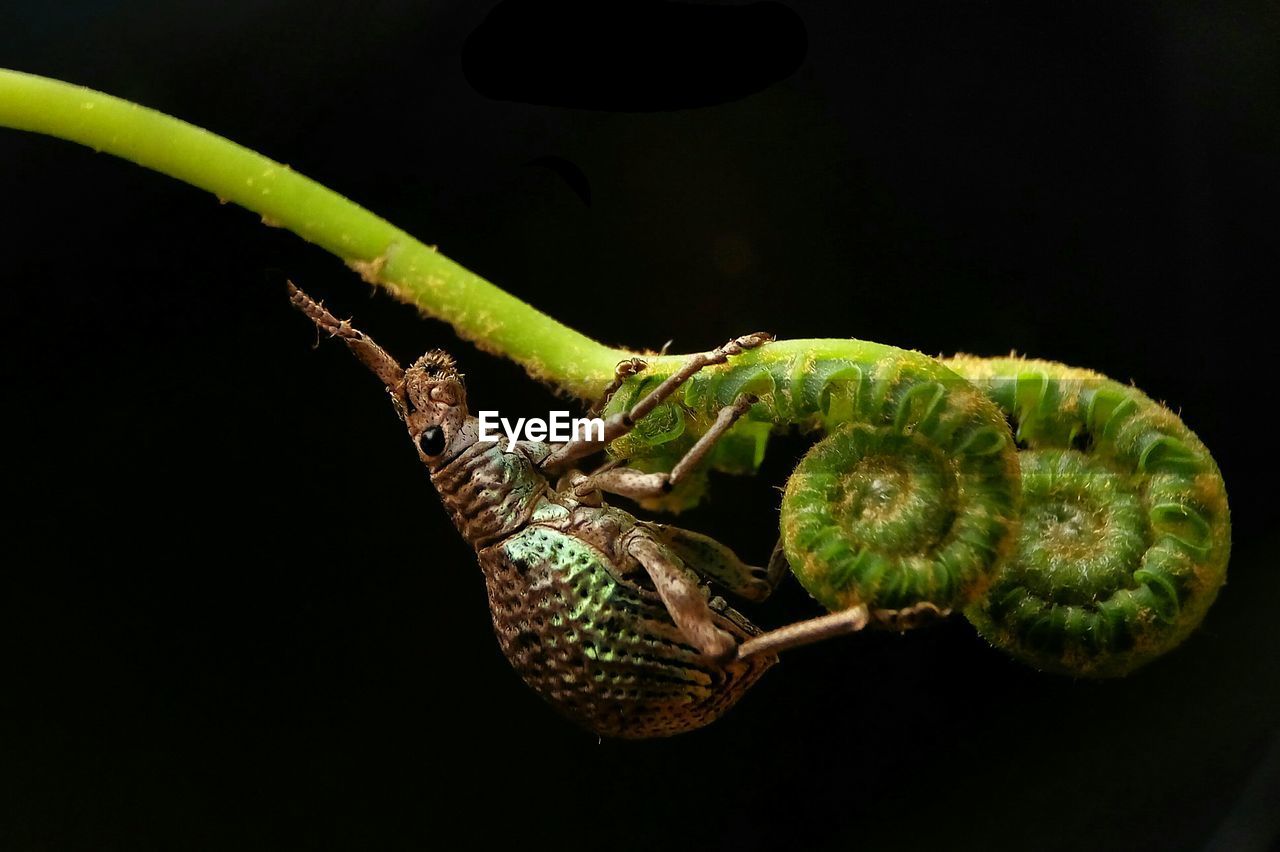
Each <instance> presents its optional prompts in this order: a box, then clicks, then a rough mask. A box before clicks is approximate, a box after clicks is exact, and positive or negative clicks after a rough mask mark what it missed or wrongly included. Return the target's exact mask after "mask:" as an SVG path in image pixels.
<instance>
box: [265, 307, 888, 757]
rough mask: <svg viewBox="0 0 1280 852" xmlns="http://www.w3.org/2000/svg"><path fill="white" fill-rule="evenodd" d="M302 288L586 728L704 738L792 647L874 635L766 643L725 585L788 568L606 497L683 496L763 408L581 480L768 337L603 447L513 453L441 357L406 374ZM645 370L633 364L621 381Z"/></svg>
mask: <svg viewBox="0 0 1280 852" xmlns="http://www.w3.org/2000/svg"><path fill="white" fill-rule="evenodd" d="M289 289H290V296H291V299H292V301H293V303H294V305H295V306H297V307H298V308H299V309H300V310H301V311H302V312H303V313H305V314H306V315H307V316H308V317H310V318H311V319H312V320H313V321H314V322H315V323H316V325H317V326H318V327H319V328H320V329H321V330H323V331H325V332H327V333H329V334H330V335H332V336H334V337H339V338H341V339H342V340H343V341H344V342H345V343H346V344H347V346H348V347H349V348H350V349H351V351H352V352H353V353H354V354H355V355H356V357H357V358H359V359H360V361H361V362H362V363H364V364H365V366H367V367H368V368H369V369H371V370H372V371H373V372H374V373H375V374H376V375H377V376H378V378H379V379H381V380H382V383H383V384H384V385H385V387H386V389H387V392H388V393H389V394H390V396H391V400H392V403H393V404H394V405H395V408H396V411H397V412H398V413H399V415H400V417H401V419H402V420H403V421H404V423H405V425H406V427H407V428H408V432H409V437H410V439H411V440H412V441H413V444H414V446H415V447H416V448H417V451H418V455H419V458H420V459H421V460H422V462H423V464H425V465H426V467H427V470H428V471H429V473H430V475H431V481H432V483H433V484H434V485H435V487H436V490H437V491H438V492H439V494H440V498H441V500H442V501H443V503H444V506H445V508H446V510H447V511H448V512H449V515H450V517H451V518H452V520H453V522H454V525H455V526H456V527H457V528H458V531H459V532H460V533H461V534H462V536H463V538H464V539H466V540H467V541H468V542H469V543H471V545H472V546H473V547H475V550H476V555H477V557H478V559H479V562H480V567H481V569H482V570H483V573H484V578H485V584H486V586H487V587H488V593H489V606H490V609H491V612H492V616H493V626H494V630H495V631H496V633H497V636H498V642H499V644H500V645H501V647H502V650H503V653H505V654H506V656H507V659H508V660H510V662H511V664H512V666H514V667H515V669H516V671H517V672H519V674H520V676H521V677H522V678H523V679H524V680H525V682H526V683H527V684H528V685H529V686H531V687H532V688H533V689H534V690H536V691H537V692H538V693H539V694H540V695H542V696H543V697H544V698H545V699H547V700H548V701H549V702H550V703H551V704H552V705H554V706H555V707H556V708H557V709H558V710H560V711H561V712H562V713H564V714H565V715H567V716H568V717H570V718H571V719H573V720H575V721H577V722H578V723H580V724H582V725H584V726H586V727H588V728H590V729H591V730H593V731H596V732H597V733H600V734H602V735H606V736H614V737H630V738H638V737H655V736H666V735H670V734H676V733H680V732H683V731H688V730H692V729H694V728H698V727H701V726H703V725H706V724H707V723H709V722H712V721H714V720H715V719H717V718H718V717H719V716H720V715H721V714H723V713H724V712H725V711H726V710H728V709H729V707H731V706H732V705H733V704H734V703H735V702H736V701H737V700H738V698H740V697H741V696H742V694H743V693H744V692H745V691H746V690H747V688H749V687H750V686H751V685H752V684H753V683H755V681H756V680H757V679H758V678H759V677H760V675H761V674H763V673H764V671H765V670H766V669H768V668H769V667H770V666H771V665H773V664H774V662H776V660H777V656H776V651H777V650H779V649H781V648H784V647H792V646H794V645H797V644H804V643H807V642H809V641H814V640H815V639H817V638H824V637H825V636H827V635H832V634H834V633H842V632H850V631H852V630H855V629H858V628H859V627H861V626H862V625H863V624H864V623H865V619H866V613H865V610H855V611H851V612H844V613H839V614H836V615H833V616H823V617H821V618H817V619H813V620H812V621H810V622H801V623H800V624H798V625H792V626H790V627H786V628H782V629H779V630H776V631H772V632H770V633H767V634H763V635H761V631H760V630H759V629H757V628H756V627H755V626H754V625H753V624H751V622H749V621H748V620H747V619H746V618H745V617H743V616H742V615H741V614H740V613H738V612H737V611H735V610H734V609H732V608H730V607H729V606H728V605H727V604H726V603H725V601H724V600H723V599H722V598H720V597H718V596H715V595H713V594H712V593H711V588H712V585H714V586H715V587H718V588H720V589H723V590H725V591H726V592H728V593H729V594H732V595H736V596H738V597H741V598H744V599H746V600H748V601H759V600H762V599H764V598H765V597H767V596H768V595H769V593H770V592H771V591H772V590H773V585H774V584H775V582H776V581H777V580H778V579H779V576H780V575H781V573H782V572H783V571H785V568H786V566H785V563H782V562H778V561H775V562H773V563H771V567H770V568H769V569H761V568H755V567H751V566H749V565H746V564H744V563H743V562H742V561H741V560H740V559H739V558H738V557H737V556H736V555H735V554H734V553H733V552H732V551H731V550H730V549H729V548H727V547H725V546H724V545H722V544H720V543H718V542H716V541H715V540H713V539H711V538H709V537H707V536H704V535H701V534H699V533H695V532H691V531H689V530H684V529H679V528H677V527H673V526H668V525H665V524H655V523H648V522H645V521H640V520H637V519H636V518H635V517H633V516H632V515H631V514H629V513H627V512H625V511H622V510H621V509H618V508H615V507H612V506H609V505H607V504H606V503H604V501H603V500H602V498H601V492H602V491H608V492H611V493H616V494H622V495H625V496H629V497H634V498H642V497H646V496H652V495H654V494H657V493H661V492H663V491H665V490H667V489H669V488H671V487H672V485H673V484H675V483H677V482H679V481H680V479H681V478H682V477H683V476H685V475H687V473H688V471H689V470H690V469H691V468H692V467H694V466H695V465H696V464H697V463H698V462H699V460H701V459H703V458H704V457H705V455H706V453H707V452H708V451H709V450H710V448H711V446H712V445H713V444H714V442H715V441H716V440H717V439H718V438H719V437H720V436H721V435H723V434H724V432H725V431H726V430H728V428H729V427H730V426H732V425H733V422H734V421H735V420H736V419H737V418H738V417H740V416H741V415H742V414H743V413H744V412H745V411H746V410H747V408H748V407H749V406H750V404H751V402H752V401H753V399H752V398H750V397H743V398H741V399H739V400H738V401H736V402H735V403H734V404H732V405H729V406H727V407H726V408H725V409H724V410H723V411H721V413H720V417H719V418H718V420H717V422H716V425H715V427H713V428H712V429H711V430H710V431H709V432H707V434H706V435H705V436H704V437H702V438H701V439H700V440H699V441H698V443H697V444H696V445H695V446H694V447H693V448H692V449H691V450H690V451H689V453H688V455H687V456H686V457H685V458H684V460H682V461H681V462H680V464H678V465H676V466H675V468H673V469H672V471H671V473H656V474H655V473H642V472H640V471H636V470H632V469H630V468H625V467H616V466H610V465H605V467H604V468H602V469H601V470H600V471H598V472H597V473H595V474H594V475H591V476H586V475H583V474H581V473H579V472H577V471H576V470H574V469H573V467H572V465H573V463H574V462H575V461H576V460H578V459H581V458H583V457H585V456H587V455H589V454H591V453H593V452H597V451H599V450H601V449H603V448H604V446H605V444H606V443H607V442H609V441H612V440H614V439H615V438H617V437H618V436H620V435H622V434H624V433H625V432H626V431H628V430H629V429H630V428H631V427H632V426H633V424H634V423H635V422H637V421H638V420H639V419H640V418H642V417H644V416H645V414H647V413H648V412H650V411H652V409H653V408H654V407H655V406H656V405H658V404H659V403H661V402H662V400H663V399H665V398H667V397H668V396H669V395H670V394H671V393H672V392H673V391H675V389H676V388H677V387H679V386H680V384H681V383H682V382H683V381H685V380H686V379H687V378H688V377H689V376H692V375H693V374H694V373H696V372H697V371H698V370H699V369H701V368H702V367H703V366H705V365H707V364H720V363H724V362H725V361H726V360H727V359H728V358H730V357H732V356H733V355H735V354H737V353H738V352H741V351H743V350H744V349H748V348H752V347H755V346H760V345H761V344H763V343H765V342H766V341H768V340H769V339H770V338H769V337H768V336H767V335H763V334H754V335H747V336H744V337H739V338H736V339H735V340H731V341H729V342H728V343H727V344H725V345H724V346H722V347H720V348H719V349H716V350H713V351H711V352H707V353H703V354H700V355H694V356H691V357H690V359H689V361H688V362H687V363H686V365H685V367H684V368H683V369H681V370H679V371H677V372H676V373H675V374H674V375H672V376H671V377H670V378H669V379H667V380H665V381H664V382H663V383H662V385H661V386H659V387H658V388H657V389H656V390H655V391H654V392H653V393H652V394H650V395H649V396H648V397H646V398H645V399H643V400H641V401H640V402H639V403H637V404H636V405H635V406H633V407H632V408H631V409H630V410H629V411H628V412H626V413H625V414H622V415H620V416H615V417H612V418H610V419H608V420H606V421H605V430H604V432H605V434H604V441H600V440H594V441H593V440H589V439H579V440H574V441H570V442H568V443H564V444H549V443H542V442H537V441H522V442H519V443H517V444H516V445H515V446H514V447H512V448H511V449H509V450H508V449H507V443H506V442H505V441H498V442H487V441H486V442H482V441H480V440H479V426H478V421H477V419H476V418H475V417H472V416H471V415H470V414H469V412H468V408H467V395H466V390H465V388H464V386H463V383H462V377H461V375H459V374H458V372H457V369H456V367H455V365H454V361H453V359H452V358H450V357H449V355H447V354H446V353H444V352H442V351H439V350H436V351H433V352H428V353H427V354H426V355H423V356H422V357H421V358H419V359H418V360H417V361H415V362H414V363H413V364H412V365H411V366H410V367H409V368H408V369H402V368H401V367H400V365H399V364H398V363H396V361H395V359H393V358H392V357H391V356H390V355H388V354H387V353H386V352H385V351H384V350H383V349H382V348H381V347H379V346H378V345H377V344H376V343H374V342H373V341H372V340H371V339H370V338H368V337H367V336H365V335H364V334H362V333H361V332H359V331H357V330H356V329H355V328H353V327H352V326H351V324H350V323H348V322H346V321H339V320H337V319H336V318H334V317H333V315H332V314H330V313H329V312H328V311H327V310H326V309H325V308H324V307H323V306H321V305H320V304H319V303H318V302H316V301H314V300H313V299H311V298H310V297H309V296H307V295H306V294H305V293H303V292H302V291H301V290H299V289H298V288H296V287H294V286H293V285H292V284H290V285H289ZM639 367H641V365H640V364H638V363H636V362H634V361H627V362H623V364H621V365H619V373H620V375H622V374H625V373H627V372H628V371H631V370H635V369H637V368H639ZM596 437H597V438H598V436H596ZM553 478H558V481H557V484H556V485H553V484H552V480H553Z"/></svg>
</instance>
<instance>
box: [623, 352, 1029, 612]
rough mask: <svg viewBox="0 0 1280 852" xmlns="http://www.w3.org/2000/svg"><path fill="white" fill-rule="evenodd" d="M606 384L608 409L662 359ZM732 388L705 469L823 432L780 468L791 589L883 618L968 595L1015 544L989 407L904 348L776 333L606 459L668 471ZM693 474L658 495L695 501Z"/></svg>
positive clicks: (650, 376) (1007, 482)
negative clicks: (743, 411)
mask: <svg viewBox="0 0 1280 852" xmlns="http://www.w3.org/2000/svg"><path fill="white" fill-rule="evenodd" d="M670 360H672V359H664V358H659V359H655V361H654V363H653V364H651V367H650V369H649V370H646V371H645V372H644V373H641V374H640V375H639V376H637V377H636V378H634V379H632V380H630V381H628V382H627V383H626V384H624V385H623V388H622V389H621V390H620V391H619V392H618V393H617V394H615V396H614V397H613V399H612V400H611V402H610V408H609V410H611V411H613V410H622V409H624V408H625V407H627V406H629V405H630V404H631V403H632V401H633V400H635V399H638V398H639V396H640V395H642V394H644V393H645V392H646V391H647V390H648V389H650V388H651V387H653V386H655V385H656V383H658V382H660V381H661V380H662V378H663V377H664V375H666V374H667V373H669V372H670V371H669V369H667V367H668V366H670V364H669V361H670ZM743 393H752V394H754V395H756V396H757V397H758V398H759V401H758V402H757V403H756V404H755V405H754V406H753V408H752V410H751V412H750V414H749V415H748V418H747V422H743V423H739V424H738V425H737V426H735V427H734V429H733V430H732V431H731V432H730V434H729V435H727V436H726V437H725V438H724V439H723V440H722V441H721V446H720V447H719V448H718V449H717V452H716V454H715V455H714V456H713V457H712V459H711V464H710V466H711V467H713V468H716V469H719V470H724V471H732V472H742V471H745V470H751V469H754V468H755V467H756V466H757V465H758V464H759V463H760V461H761V459H762V458H763V454H764V448H765V443H766V442H767V440H768V437H769V435H770V433H771V432H772V431H774V430H777V429H787V428H790V427H799V428H800V429H802V430H806V431H820V432H823V433H825V436H824V437H823V438H822V439H821V440H820V441H819V442H818V443H817V444H816V445H815V446H814V447H813V448H812V449H811V450H810V451H809V453H808V454H807V455H806V456H805V458H804V459H803V460H802V461H801V462H800V464H799V466H798V467H797V469H796V471H795V473H794V474H793V475H792V476H791V477H790V479H789V480H788V484H787V489H786V492H785V495H784V497H783V502H782V522H781V526H782V538H781V541H782V547H783V550H784V552H785V554H786V557H787V560H788V562H789V563H790V565H791V566H792V570H793V572H794V573H795V575H796V577H797V578H798V579H799V580H800V582H801V583H802V584H803V585H804V586H805V588H806V589H807V590H808V591H809V592H810V594H812V595H813V596H814V598H816V599H817V600H818V601H819V602H820V603H821V604H822V605H823V606H825V607H827V608H828V609H830V610H832V611H836V610H842V609H846V608H848V607H851V606H854V605H857V604H864V605H866V606H867V607H868V608H869V609H870V610H871V611H872V612H873V613H877V612H878V613H880V614H881V615H882V616H883V617H884V618H885V619H891V618H892V616H893V614H896V613H900V612H902V611H904V610H906V611H910V610H913V609H915V610H918V609H921V608H927V609H931V610H936V611H946V610H950V609H952V608H953V607H961V606H964V605H966V604H967V603H969V602H971V601H973V600H975V599H976V598H977V597H978V596H979V595H980V594H981V592H982V591H983V589H984V588H985V587H986V585H987V583H988V582H989V580H990V579H991V577H992V576H993V574H994V572H995V570H996V568H997V567H998V566H999V565H1000V563H1001V561H1002V559H1003V558H1004V556H1005V555H1006V553H1008V552H1009V550H1010V547H1011V546H1012V542H1013V540H1014V527H1015V526H1016V523H1017V518H1018V503H1019V488H1018V485H1017V478H1018V462H1017V458H1016V453H1015V450H1014V446H1013V443H1012V441H1011V440H1010V439H1009V436H1008V429H1007V426H1006V425H1005V423H1004V420H1003V416H1002V415H1001V413H1000V411H999V410H998V409H997V408H996V407H995V406H994V405H993V404H992V403H991V402H990V401H988V400H987V399H985V398H984V397H983V396H982V395H981V394H980V393H978V392H977V391H976V390H975V389H974V388H973V387H972V386H971V385H969V384H968V383H967V382H964V381H963V380H961V379H959V378H958V377H957V376H956V375H955V374H954V373H952V372H951V371H950V370H948V369H947V368H945V367H943V366H942V365H941V364H940V363H938V362H937V361H935V360H933V359H931V358H927V357H925V356H924V355H921V354H920V353H918V352H909V351H905V350H901V349H895V348H894V347H891V346H883V345H880V344H874V343H867V342H863V341H858V340H787V341H778V342H775V343H772V344H770V345H768V346H766V347H763V348H762V349H760V350H757V351H753V352H750V353H747V354H744V355H742V356H739V357H738V358H737V359H735V360H734V362H733V363H731V364H729V365H725V366H723V367H720V368H716V369H708V370H705V371H704V373H703V374H700V375H699V376H696V377H695V378H694V379H693V380H691V381H690V382H689V383H688V385H687V390H686V391H685V393H684V396H683V399H682V400H680V401H679V404H668V405H666V406H664V407H663V408H662V409H660V410H658V411H655V412H654V413H653V414H652V415H650V417H649V418H648V419H647V420H646V421H645V422H644V423H642V424H641V426H640V428H638V429H637V430H636V431H635V432H633V433H632V434H631V435H630V436H628V437H627V438H626V439H624V440H622V441H620V442H618V443H617V445H616V446H615V447H614V451H615V452H616V453H618V454H619V455H624V456H627V457H628V458H631V459H632V460H633V463H635V460H639V462H640V463H641V464H642V465H647V466H648V467H650V469H661V468H665V467H669V466H670V464H671V463H672V461H673V460H674V459H677V458H679V457H680V456H681V455H682V454H683V453H684V451H685V450H687V448H688V446H690V445H691V444H692V442H693V440H694V439H695V438H696V437H697V436H698V435H701V434H702V433H703V432H705V431H706V429H707V427H708V426H709V425H710V423H711V422H712V421H713V419H714V416H715V413H716V411H718V410H719V408H720V407H721V406H723V405H725V404H727V403H728V402H730V401H732V400H733V399H736V398H737V397H738V396H739V395H741V394H743ZM703 486H704V483H696V484H695V485H694V487H693V488H690V489H686V490H683V491H679V490H678V491H677V492H676V493H674V494H673V495H672V497H671V499H669V500H668V501H666V506H667V507H668V508H672V507H676V508H678V507H680V506H682V505H687V504H689V503H690V502H694V501H696V500H697V499H698V498H699V497H700V496H701V490H702V488H703Z"/></svg>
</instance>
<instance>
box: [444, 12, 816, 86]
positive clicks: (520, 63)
mask: <svg viewBox="0 0 1280 852" xmlns="http://www.w3.org/2000/svg"><path fill="white" fill-rule="evenodd" d="M807 46H808V39H807V37H806V35H805V28H804V24H803V22H801V20H800V17H799V16H798V15H797V14H796V13H795V12H793V11H792V10H791V9H789V8H787V7H786V6H783V5H782V4H780V3H751V4H749V5H746V6H705V5H699V4H693V3H666V2H653V0H613V2H607V3H606V2H599V0H586V2H584V0H506V2H503V3H500V4H499V5H498V6H497V7H496V8H495V9H494V10H493V11H492V12H491V13H490V14H489V17H488V18H486V19H485V21H484V23H482V24H481V25H480V26H479V27H478V28H476V30H475V32H473V33H472V34H471V36H470V37H469V38H468V39H467V41H466V44H465V46H464V47H463V51H462V69H463V73H465V74H466V77H467V81H468V82H469V83H470V84H471V85H472V86H473V87H474V88H475V89H476V91H478V92H480V93H481V94H483V95H485V96H487V97H490V98H495V99H498V100H507V101H522V102H526V103H533V104H543V105H548V106H565V107H579V108H583V109H597V110H613V111H625V112H648V111H659V110H672V109H684V108H689V107H703V106H713V105H715V104H722V103H727V102H729V101H733V100H737V99H738V98H742V97H745V96H747V95H750V94H752V93H754V92H758V91H760V90H761V89H764V88H766V87H768V86H770V85H772V84H774V83H776V82H778V81H779V80H782V79H785V78H786V77H788V76H790V75H791V74H792V73H793V72H794V71H795V70H796V68H798V67H799V66H800V63H801V61H802V60H803V59H804V56H805V52H806V49H807Z"/></svg>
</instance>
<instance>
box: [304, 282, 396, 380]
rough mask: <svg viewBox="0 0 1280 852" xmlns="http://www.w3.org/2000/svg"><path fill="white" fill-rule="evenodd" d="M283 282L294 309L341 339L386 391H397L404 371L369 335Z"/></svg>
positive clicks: (317, 326) (323, 329) (321, 328)
mask: <svg viewBox="0 0 1280 852" xmlns="http://www.w3.org/2000/svg"><path fill="white" fill-rule="evenodd" d="M286 284H287V285H288V287H289V301H290V302H292V303H293V306H294V307H295V308H297V309H298V310H300V311H302V312H303V313H304V314H306V315H307V317H308V318H310V320H311V321H312V322H314V323H315V324H316V328H318V329H320V330H321V331H323V332H326V333H327V334H329V335H331V336H333V337H340V338H342V340H343V342H345V343H346V344H347V347H348V348H349V349H350V350H351V351H352V353H353V354H354V355H355V356H356V357H357V358H358V359H360V363H362V364H364V365H365V366H366V367H368V368H369V369H370V370H372V371H373V373H374V375H376V376H377V377H378V378H380V379H382V383H383V384H384V385H386V386H387V390H389V391H391V392H392V393H393V394H394V393H398V392H401V391H400V388H401V383H402V382H403V381H404V370H403V369H402V368H401V367H400V365H399V364H398V363H396V359H394V358H392V357H391V356H390V355H388V354H387V352H386V350H385V349H383V348H382V347H381V346H379V345H378V344H376V343H374V342H373V340H372V338H370V337H368V336H367V335H365V334H364V332H361V331H359V330H357V329H355V328H353V327H352V326H351V323H350V322H348V321H347V320H340V319H338V318H337V317H335V316H334V315H333V314H331V313H329V311H328V310H327V309H326V308H325V306H324V305H322V304H320V303H319V302H317V301H316V300H315V299H313V298H311V297H310V296H308V295H307V294H306V293H304V292H302V290H300V289H299V288H298V287H297V285H295V284H294V283H293V282H292V281H288V282H286Z"/></svg>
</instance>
